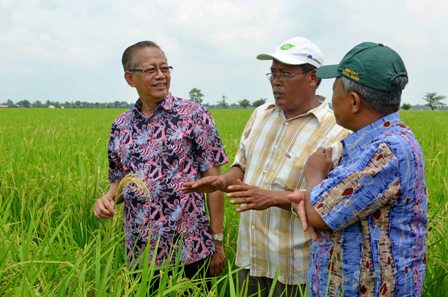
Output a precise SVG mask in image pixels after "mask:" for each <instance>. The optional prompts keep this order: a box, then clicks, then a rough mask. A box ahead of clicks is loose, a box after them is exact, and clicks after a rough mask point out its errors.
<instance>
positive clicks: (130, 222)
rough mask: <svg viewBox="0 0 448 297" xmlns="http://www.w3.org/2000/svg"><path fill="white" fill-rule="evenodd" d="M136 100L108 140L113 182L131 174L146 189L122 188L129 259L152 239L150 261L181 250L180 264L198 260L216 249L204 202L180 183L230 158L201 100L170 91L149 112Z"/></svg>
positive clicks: (164, 259) (172, 257)
mask: <svg viewBox="0 0 448 297" xmlns="http://www.w3.org/2000/svg"><path fill="white" fill-rule="evenodd" d="M141 106H142V103H141V101H140V100H138V101H137V102H136V104H135V106H134V107H133V108H131V109H130V110H128V111H126V112H124V113H123V114H121V115H120V116H119V117H118V118H117V119H116V120H115V122H114V123H113V125H112V129H111V134H110V140H109V147H108V156H109V180H110V182H111V183H113V182H117V181H119V180H121V178H123V177H124V176H125V175H126V174H128V173H136V174H137V175H138V177H139V178H140V179H141V180H143V181H144V182H145V183H146V185H147V187H148V189H149V190H150V197H147V196H145V195H144V193H143V191H141V190H140V189H138V188H137V187H135V186H134V185H133V184H128V186H125V187H124V191H123V198H124V234H125V244H126V250H127V254H128V258H129V260H130V262H131V263H134V262H135V261H136V260H137V258H138V257H139V255H140V254H141V253H142V251H143V250H144V249H145V247H146V246H147V245H148V244H149V249H148V250H149V261H150V262H151V260H152V258H153V256H155V257H156V259H155V264H156V265H157V266H160V265H164V264H167V263H173V262H174V261H176V259H177V258H178V257H179V258H180V261H181V263H183V264H191V263H194V262H197V261H199V260H202V259H204V258H206V257H208V256H209V255H210V254H212V253H213V252H214V241H213V238H212V234H211V229H210V223H209V219H208V216H207V212H206V201H205V199H204V195H203V194H201V193H181V192H180V189H181V187H182V185H183V184H184V183H185V182H188V181H193V180H197V179H199V178H200V177H201V174H202V173H203V172H204V171H206V170H208V169H210V168H212V167H217V166H221V165H223V164H225V163H227V162H228V159H227V156H226V154H225V151H224V148H223V145H222V143H221V140H220V138H219V135H218V132H217V130H216V127H215V123H214V121H213V118H212V116H211V114H210V113H209V112H208V111H207V110H206V109H205V108H204V107H203V106H202V105H200V104H197V103H194V102H191V101H187V100H181V99H179V98H176V97H173V96H172V95H171V94H168V96H167V97H166V98H165V99H164V100H163V102H162V103H161V104H160V105H159V106H158V107H157V108H156V109H155V110H154V112H153V113H152V114H151V115H150V116H149V117H147V116H145V115H143V113H142V110H141ZM158 241H159V242H158ZM156 245H158V246H156ZM156 247H157V250H156ZM173 251H174V254H171V253H172V252H173Z"/></svg>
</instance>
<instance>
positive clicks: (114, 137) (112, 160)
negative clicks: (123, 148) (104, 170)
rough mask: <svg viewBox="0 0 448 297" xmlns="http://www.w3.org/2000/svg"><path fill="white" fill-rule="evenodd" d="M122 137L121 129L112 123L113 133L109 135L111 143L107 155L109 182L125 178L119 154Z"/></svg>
mask: <svg viewBox="0 0 448 297" xmlns="http://www.w3.org/2000/svg"><path fill="white" fill-rule="evenodd" d="M119 143H120V139H119V131H118V129H116V127H115V125H112V129H111V133H110V136H109V144H108V146H107V157H108V161H109V182H110V183H113V182H116V181H119V180H121V179H122V178H123V176H124V175H125V174H124V169H123V165H122V163H121V161H120V157H119V154H118V147H119Z"/></svg>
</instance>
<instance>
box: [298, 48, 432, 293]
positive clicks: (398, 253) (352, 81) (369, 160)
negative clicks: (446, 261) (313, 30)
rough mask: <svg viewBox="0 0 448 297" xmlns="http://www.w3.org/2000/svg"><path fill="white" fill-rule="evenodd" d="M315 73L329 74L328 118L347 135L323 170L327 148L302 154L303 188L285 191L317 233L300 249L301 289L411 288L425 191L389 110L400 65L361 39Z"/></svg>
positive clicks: (416, 275) (417, 272) (419, 254)
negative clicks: (304, 269) (304, 255)
mask: <svg viewBox="0 0 448 297" xmlns="http://www.w3.org/2000/svg"><path fill="white" fill-rule="evenodd" d="M317 75H318V76H319V77H321V78H331V77H336V80H335V82H334V85H333V108H334V112H335V116H336V121H337V122H338V123H339V124H340V125H341V126H343V127H345V128H347V129H349V130H352V131H353V132H354V133H353V134H351V135H349V136H348V137H347V138H345V139H344V140H343V141H342V144H343V155H342V158H341V159H340V161H339V163H338V165H337V166H336V167H335V168H334V169H333V170H332V171H331V172H329V171H330V169H331V167H332V163H331V149H323V148H320V149H318V150H317V151H316V152H315V153H314V154H313V155H311V156H310V158H309V160H308V162H307V165H306V166H305V179H306V182H307V192H306V193H305V195H304V197H303V195H301V194H295V195H290V199H291V200H292V201H294V202H300V201H303V200H302V199H304V200H305V210H306V216H307V218H308V221H307V222H306V221H305V222H304V224H305V225H307V224H308V223H309V225H310V226H312V227H314V228H317V229H320V230H322V231H323V232H322V237H323V238H321V241H313V243H312V245H311V248H310V253H311V257H310V265H309V268H308V285H309V288H310V292H311V294H310V295H311V296H342V295H343V296H400V297H403V296H420V295H421V293H422V286H423V280H424V276H425V264H426V258H425V235H426V226H427V217H426V207H427V194H426V185H425V179H424V165H423V156H422V152H421V149H420V145H419V143H418V141H417V140H416V138H415V137H414V135H413V133H412V132H411V130H410V129H409V128H408V127H407V126H406V125H405V124H403V122H402V121H401V120H400V117H399V115H398V112H397V111H398V109H399V106H400V100H401V92H402V90H403V88H404V87H405V85H406V84H407V82H408V76H407V71H406V68H405V66H404V63H403V61H402V60H401V58H400V56H399V55H398V54H397V53H396V52H395V51H394V50H392V49H391V48H389V47H387V46H384V45H382V44H376V43H371V42H364V43H361V44H359V45H357V46H356V47H354V48H353V49H352V50H350V51H349V52H348V53H347V54H346V55H345V57H344V58H343V59H342V61H341V62H340V63H339V64H338V65H329V66H323V67H321V68H319V69H318V71H317ZM298 212H299V213H301V209H300V208H299V209H298ZM302 219H303V217H302ZM305 228H306V226H305ZM327 290H328V295H327Z"/></svg>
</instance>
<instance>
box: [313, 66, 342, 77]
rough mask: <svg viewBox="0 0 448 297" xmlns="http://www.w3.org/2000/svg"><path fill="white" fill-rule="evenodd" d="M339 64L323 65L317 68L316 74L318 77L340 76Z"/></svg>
mask: <svg viewBox="0 0 448 297" xmlns="http://www.w3.org/2000/svg"><path fill="white" fill-rule="evenodd" d="M338 68H339V64H336V65H324V66H320V67H319V68H318V69H317V72H316V75H317V76H318V77H320V78H333V77H339V76H341V73H340V72H339V70H338Z"/></svg>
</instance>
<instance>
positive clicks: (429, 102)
mask: <svg viewBox="0 0 448 297" xmlns="http://www.w3.org/2000/svg"><path fill="white" fill-rule="evenodd" d="M188 95H189V97H190V100H191V101H193V102H197V103H200V104H204V106H206V107H207V108H249V107H252V108H256V107H258V106H260V105H262V104H264V103H266V98H260V99H257V100H254V101H252V102H251V101H249V100H248V99H242V100H240V101H238V103H229V102H228V100H227V99H228V98H227V96H225V95H223V96H222V97H221V99H220V100H219V101H218V102H217V103H216V104H210V103H207V102H204V94H203V93H202V91H201V90H200V89H199V88H193V89H191V91H190V92H189V93H188ZM445 98H446V96H444V95H438V94H437V93H436V92H428V93H426V94H425V96H424V97H423V98H422V99H423V100H424V101H425V102H426V104H424V105H414V106H413V105H411V104H409V103H403V104H402V105H401V109H403V110H409V109H431V110H436V109H447V106H446V104H445V103H444V102H442V101H443V100H445ZM0 106H2V107H9V108H14V107H21V108H32V107H34V108H130V107H132V106H133V103H128V102H126V101H114V102H87V101H79V100H77V101H74V102H69V101H65V102H62V103H61V102H58V101H51V100H47V101H45V102H41V101H39V100H36V101H34V102H31V101H29V100H20V101H18V102H16V103H14V102H13V101H12V100H10V99H8V100H7V101H6V102H5V103H0Z"/></svg>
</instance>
